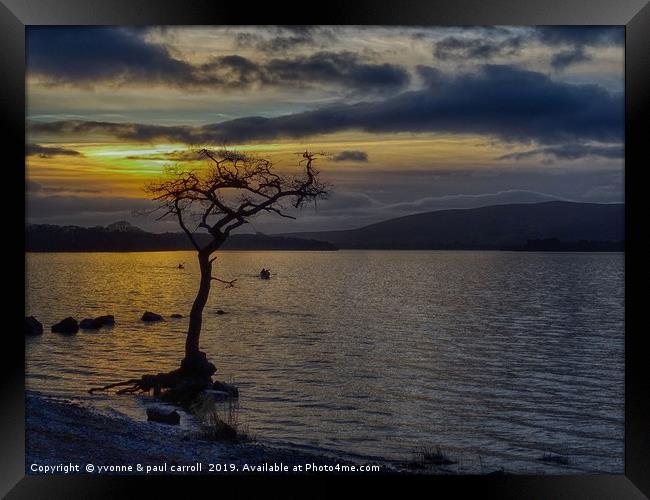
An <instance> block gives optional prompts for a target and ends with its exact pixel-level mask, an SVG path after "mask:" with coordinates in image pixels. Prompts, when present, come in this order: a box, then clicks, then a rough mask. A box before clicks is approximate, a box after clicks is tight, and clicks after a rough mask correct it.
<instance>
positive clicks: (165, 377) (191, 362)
mask: <svg viewBox="0 0 650 500" xmlns="http://www.w3.org/2000/svg"><path fill="white" fill-rule="evenodd" d="M216 370H217V369H216V367H215V366H214V365H213V364H212V363H210V362H209V361H208V360H207V358H206V355H205V353H204V352H199V353H198V354H196V355H194V356H191V357H185V358H184V359H183V361H181V366H180V368H177V369H176V370H173V371H170V372H167V373H158V374H157V375H143V376H142V377H140V378H139V379H138V378H134V379H130V380H125V381H122V382H115V383H112V384H108V385H105V386H103V387H92V388H91V389H89V390H88V392H89V393H91V394H93V393H95V392H99V391H108V390H110V389H113V388H115V387H123V388H122V389H119V390H118V391H116V394H133V393H138V392H140V393H143V392H150V391H153V393H154V396H159V397H160V398H161V399H164V400H165V401H169V402H173V403H177V404H180V405H183V406H187V405H189V404H191V403H192V401H194V399H196V397H197V396H198V395H199V394H200V393H201V391H203V390H205V389H210V388H211V387H212V384H213V382H212V375H213V374H214V372H215V371H216Z"/></svg>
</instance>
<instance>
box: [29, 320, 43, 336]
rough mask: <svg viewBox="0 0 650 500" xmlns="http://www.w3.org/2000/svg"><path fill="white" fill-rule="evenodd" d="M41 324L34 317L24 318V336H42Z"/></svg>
mask: <svg viewBox="0 0 650 500" xmlns="http://www.w3.org/2000/svg"><path fill="white" fill-rule="evenodd" d="M42 334H43V324H42V323H41V322H40V321H38V320H37V319H36V318H35V317H34V316H26V317H25V335H42Z"/></svg>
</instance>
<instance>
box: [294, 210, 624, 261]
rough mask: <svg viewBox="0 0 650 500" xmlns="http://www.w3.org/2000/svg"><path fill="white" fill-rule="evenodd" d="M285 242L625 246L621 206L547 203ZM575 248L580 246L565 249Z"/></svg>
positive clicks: (425, 216)
mask: <svg viewBox="0 0 650 500" xmlns="http://www.w3.org/2000/svg"><path fill="white" fill-rule="evenodd" d="M284 236H288V237H295V238H310V239H315V240H319V241H326V242H328V243H331V244H333V245H336V246H337V247H339V248H359V249H467V250H470V249H485V250H490V249H491V250H501V249H508V250H539V249H540V247H539V245H540V244H539V243H534V241H540V240H555V241H556V243H555V244H552V243H549V242H547V243H546V244H541V245H542V246H543V247H544V248H546V249H548V250H549V251H553V250H567V251H571V250H578V249H579V250H583V251H588V250H591V249H594V250H598V249H603V248H619V249H620V248H622V245H623V242H624V240H625V220H624V205H623V204H621V203H617V204H597V203H574V202H565V201H549V202H543V203H527V204H513V205H493V206H488V207H480V208H469V209H454V210H437V211H435V212H427V213H421V214H415V215H407V216H405V217H399V218H397V219H390V220H387V221H384V222H379V223H377V224H372V225H370V226H365V227H362V228H360V229H352V230H346V231H319V232H303V233H288V234H285V235H284ZM577 242H582V244H581V245H579V246H577V245H571V244H569V243H577ZM603 243H606V244H605V245H603ZM613 244H615V245H614V246H612V245H613ZM608 245H609V246H608ZM616 245H618V246H616Z"/></svg>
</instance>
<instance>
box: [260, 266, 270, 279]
mask: <svg viewBox="0 0 650 500" xmlns="http://www.w3.org/2000/svg"><path fill="white" fill-rule="evenodd" d="M270 277H271V271H270V270H269V269H264V268H262V270H261V271H260V278H262V279H263V280H267V279H269V278H270Z"/></svg>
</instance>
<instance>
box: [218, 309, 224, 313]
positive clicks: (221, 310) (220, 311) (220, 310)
mask: <svg viewBox="0 0 650 500" xmlns="http://www.w3.org/2000/svg"><path fill="white" fill-rule="evenodd" d="M217 314H226V311H224V310H223V309H217Z"/></svg>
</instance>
